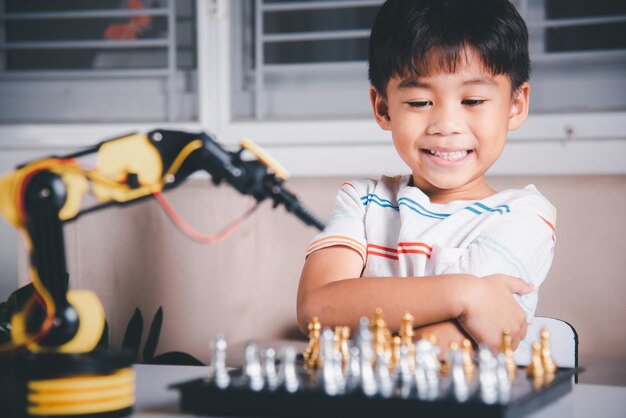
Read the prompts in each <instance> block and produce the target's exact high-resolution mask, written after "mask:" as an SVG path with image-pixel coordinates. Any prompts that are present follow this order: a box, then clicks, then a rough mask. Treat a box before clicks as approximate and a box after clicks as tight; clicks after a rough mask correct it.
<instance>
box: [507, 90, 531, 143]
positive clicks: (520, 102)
mask: <svg viewBox="0 0 626 418" xmlns="http://www.w3.org/2000/svg"><path fill="white" fill-rule="evenodd" d="M529 100H530V84H529V83H528V81H524V82H523V83H522V85H521V86H519V87H518V88H517V89H516V90H515V91H514V92H513V100H512V101H511V113H510V114H509V130H510V131H514V130H515V129H518V128H520V127H521V126H522V125H523V124H524V121H525V120H526V118H527V117H528V105H529Z"/></svg>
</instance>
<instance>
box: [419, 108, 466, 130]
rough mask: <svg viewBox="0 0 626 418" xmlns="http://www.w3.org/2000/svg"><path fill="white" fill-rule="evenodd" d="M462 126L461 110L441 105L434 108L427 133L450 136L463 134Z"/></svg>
mask: <svg viewBox="0 0 626 418" xmlns="http://www.w3.org/2000/svg"><path fill="white" fill-rule="evenodd" d="M462 126H463V123H462V120H461V114H460V112H459V109H457V108H456V106H454V105H444V104H441V105H439V106H435V107H433V109H432V111H431V119H430V121H429V124H428V127H427V128H426V133H427V134H428V135H441V136H449V135H454V134H459V133H461V131H462Z"/></svg>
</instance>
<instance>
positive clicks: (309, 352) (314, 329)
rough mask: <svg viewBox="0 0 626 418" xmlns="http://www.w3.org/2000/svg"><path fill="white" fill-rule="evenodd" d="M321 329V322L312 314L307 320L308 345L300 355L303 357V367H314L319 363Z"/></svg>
mask: <svg viewBox="0 0 626 418" xmlns="http://www.w3.org/2000/svg"><path fill="white" fill-rule="evenodd" d="M321 331H322V324H321V323H320V320H319V318H318V317H317V316H314V317H313V319H311V321H309V345H308V346H307V347H306V349H305V350H304V353H302V357H303V358H304V367H305V368H310V369H313V368H316V367H319V366H320V365H321V357H320V351H321V342H320V334H321Z"/></svg>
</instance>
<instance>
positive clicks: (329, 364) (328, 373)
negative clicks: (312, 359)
mask: <svg viewBox="0 0 626 418" xmlns="http://www.w3.org/2000/svg"><path fill="white" fill-rule="evenodd" d="M333 339H334V334H333V331H332V330H331V329H330V328H324V330H323V331H322V357H323V361H322V380H323V382H324V392H325V393H326V394H327V395H328V396H335V395H338V394H339V386H338V385H337V379H336V376H335V365H334V363H335V361H334V357H335V356H334V353H335V351H334V350H333Z"/></svg>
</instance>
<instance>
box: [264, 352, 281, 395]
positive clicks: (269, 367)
mask: <svg viewBox="0 0 626 418" xmlns="http://www.w3.org/2000/svg"><path fill="white" fill-rule="evenodd" d="M263 370H264V372H265V381H266V382H267V387H268V389H269V390H276V388H277V387H278V383H279V381H278V373H277V372H276V350H274V349H273V348H271V347H270V348H267V349H266V350H265V355H264V357H263Z"/></svg>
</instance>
